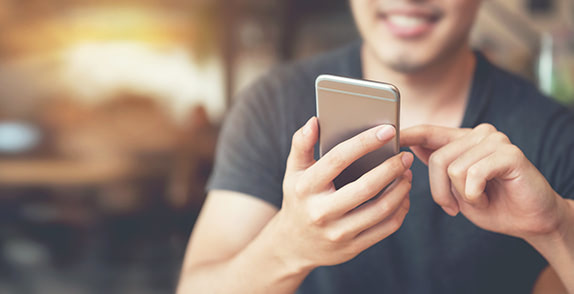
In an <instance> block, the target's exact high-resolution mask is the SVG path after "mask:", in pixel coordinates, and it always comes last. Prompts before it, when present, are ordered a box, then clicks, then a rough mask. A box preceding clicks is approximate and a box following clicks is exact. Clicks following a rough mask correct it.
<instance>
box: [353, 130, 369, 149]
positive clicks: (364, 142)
mask: <svg viewBox="0 0 574 294" xmlns="http://www.w3.org/2000/svg"><path fill="white" fill-rule="evenodd" d="M369 135H370V134H368V133H363V134H361V135H360V136H359V137H358V138H357V139H358V141H357V142H356V145H357V146H356V148H357V149H358V150H365V149H368V148H369V146H370V145H371V141H372V139H371V137H372V136H369Z"/></svg>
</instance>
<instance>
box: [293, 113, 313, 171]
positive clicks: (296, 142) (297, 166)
mask: <svg viewBox="0 0 574 294" xmlns="http://www.w3.org/2000/svg"><path fill="white" fill-rule="evenodd" d="M318 137H319V126H318V124H317V118H316V117H312V118H311V119H309V120H308V121H307V123H306V124H305V125H304V126H303V127H302V128H300V129H299V130H297V132H295V134H294V135H293V139H292V141H291V151H290V152H289V157H288V158H287V170H286V173H287V174H289V173H293V172H297V171H302V170H305V169H307V168H309V167H310V166H311V165H313V164H314V163H315V157H314V151H315V148H314V147H315V143H317V139H318Z"/></svg>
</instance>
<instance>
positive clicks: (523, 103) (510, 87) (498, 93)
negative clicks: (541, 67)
mask: <svg viewBox="0 0 574 294" xmlns="http://www.w3.org/2000/svg"><path fill="white" fill-rule="evenodd" d="M485 62H487V63H488V61H485ZM484 67H486V68H487V69H485V73H486V74H488V81H487V83H485V85H484V86H485V87H486V88H487V89H488V91H487V96H489V97H488V99H490V103H489V107H488V112H489V116H490V117H492V118H494V119H495V120H496V121H498V122H499V123H501V125H502V126H504V127H506V128H510V129H511V130H512V131H514V132H520V131H521V132H529V133H530V135H534V134H539V135H540V136H543V135H544V134H543V133H547V132H548V131H549V130H550V129H555V128H557V127H559V125H560V124H562V127H568V128H573V127H574V114H573V113H572V111H571V110H569V109H568V108H567V107H565V106H563V105H561V104H559V103H558V102H556V101H555V100H554V99H552V98H550V97H548V96H546V95H544V94H542V93H541V92H540V90H538V88H537V87H536V85H535V84H534V83H532V82H531V81H529V80H526V79H524V78H522V77H520V76H518V75H516V74H513V73H510V72H508V71H506V70H504V69H501V68H499V67H497V66H495V65H493V64H490V63H488V64H487V65H486V66H484Z"/></svg>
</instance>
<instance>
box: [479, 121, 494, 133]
mask: <svg viewBox="0 0 574 294" xmlns="http://www.w3.org/2000/svg"><path fill="white" fill-rule="evenodd" d="M474 129H475V130H477V131H478V130H480V131H483V132H487V133H493V132H496V128H495V127H494V126H493V125H492V124H489V123H481V124H480V125H478V126H476V128H474Z"/></svg>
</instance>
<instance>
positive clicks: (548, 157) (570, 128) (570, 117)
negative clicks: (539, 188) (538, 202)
mask: <svg viewBox="0 0 574 294" xmlns="http://www.w3.org/2000/svg"><path fill="white" fill-rule="evenodd" d="M545 137H546V138H545V140H544V142H543V146H544V147H543V151H542V153H543V158H544V159H543V162H544V163H543V165H544V166H545V168H544V169H545V171H546V172H545V174H546V175H547V179H548V181H549V183H550V185H551V186H552V188H553V189H554V190H555V191H556V192H557V193H558V194H560V195H561V196H562V197H564V198H570V199H574V113H572V112H571V111H569V110H567V109H565V108H563V109H560V110H559V111H558V112H557V113H555V115H554V116H553V118H552V121H551V127H550V128H548V129H547V134H546V136H545Z"/></svg>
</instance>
